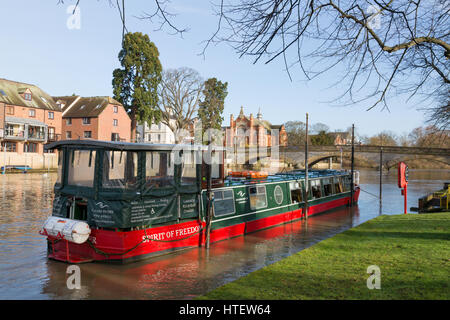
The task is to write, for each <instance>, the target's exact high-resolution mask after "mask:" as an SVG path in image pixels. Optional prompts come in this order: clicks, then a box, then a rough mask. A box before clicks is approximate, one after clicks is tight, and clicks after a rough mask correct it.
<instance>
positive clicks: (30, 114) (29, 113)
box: [28, 109, 36, 118]
mask: <svg viewBox="0 0 450 320" xmlns="http://www.w3.org/2000/svg"><path fill="white" fill-rule="evenodd" d="M28 115H29V116H30V117H31V118H34V117H36V110H34V109H30V110H29V111H28Z"/></svg>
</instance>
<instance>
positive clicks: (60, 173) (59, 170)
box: [56, 150, 64, 184]
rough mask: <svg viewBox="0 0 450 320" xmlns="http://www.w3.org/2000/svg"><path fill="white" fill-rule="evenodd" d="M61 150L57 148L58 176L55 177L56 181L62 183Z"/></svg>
mask: <svg viewBox="0 0 450 320" xmlns="http://www.w3.org/2000/svg"><path fill="white" fill-rule="evenodd" d="M63 155H64V153H63V151H62V150H58V171H57V172H58V177H57V178H56V183H58V184H61V183H62V172H63V171H62V170H63Z"/></svg>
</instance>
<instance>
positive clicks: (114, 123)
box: [113, 119, 119, 127]
mask: <svg viewBox="0 0 450 320" xmlns="http://www.w3.org/2000/svg"><path fill="white" fill-rule="evenodd" d="M118 124H119V121H118V120H117V119H113V126H114V127H117V125H118Z"/></svg>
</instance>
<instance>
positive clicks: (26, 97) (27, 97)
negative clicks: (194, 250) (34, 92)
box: [23, 93, 31, 101]
mask: <svg viewBox="0 0 450 320" xmlns="http://www.w3.org/2000/svg"><path fill="white" fill-rule="evenodd" d="M23 98H24V99H25V100H27V101H31V93H24V94H23Z"/></svg>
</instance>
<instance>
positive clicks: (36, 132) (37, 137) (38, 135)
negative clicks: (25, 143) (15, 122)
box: [26, 125, 45, 141]
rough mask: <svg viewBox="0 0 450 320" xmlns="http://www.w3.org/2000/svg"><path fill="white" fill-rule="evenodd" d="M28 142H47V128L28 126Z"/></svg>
mask: <svg viewBox="0 0 450 320" xmlns="http://www.w3.org/2000/svg"><path fill="white" fill-rule="evenodd" d="M26 138H27V140H30V141H45V127H41V126H32V125H28V135H27V137H26Z"/></svg>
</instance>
